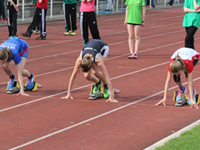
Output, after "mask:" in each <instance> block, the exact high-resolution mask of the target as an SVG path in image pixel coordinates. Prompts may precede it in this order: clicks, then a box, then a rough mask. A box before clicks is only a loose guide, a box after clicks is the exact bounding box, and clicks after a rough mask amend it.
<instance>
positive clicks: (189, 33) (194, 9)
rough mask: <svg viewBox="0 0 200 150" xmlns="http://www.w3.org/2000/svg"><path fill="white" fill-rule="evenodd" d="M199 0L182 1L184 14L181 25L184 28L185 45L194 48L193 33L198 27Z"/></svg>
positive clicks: (199, 19) (199, 15) (199, 18)
mask: <svg viewBox="0 0 200 150" xmlns="http://www.w3.org/2000/svg"><path fill="white" fill-rule="evenodd" d="M199 5H200V0H194V1H188V0H185V2H184V6H183V8H184V12H185V16H184V19H183V27H185V30H186V37H185V47H188V48H192V49H195V47H194V35H195V33H196V31H197V30H198V28H199V22H200V8H199Z"/></svg>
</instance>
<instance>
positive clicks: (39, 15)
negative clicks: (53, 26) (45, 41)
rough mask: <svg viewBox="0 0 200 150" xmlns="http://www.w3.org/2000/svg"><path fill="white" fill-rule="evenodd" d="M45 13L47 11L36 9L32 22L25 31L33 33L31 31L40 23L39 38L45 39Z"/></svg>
mask: <svg viewBox="0 0 200 150" xmlns="http://www.w3.org/2000/svg"><path fill="white" fill-rule="evenodd" d="M46 13H47V9H40V8H36V11H35V14H34V16H33V21H32V23H31V24H30V25H29V27H28V29H27V32H28V33H29V34H32V33H33V29H34V28H35V26H36V25H37V24H38V23H39V22H40V21H41V27H40V31H41V36H43V37H46Z"/></svg>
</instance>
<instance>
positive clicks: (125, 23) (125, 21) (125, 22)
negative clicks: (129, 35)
mask: <svg viewBox="0 0 200 150" xmlns="http://www.w3.org/2000/svg"><path fill="white" fill-rule="evenodd" d="M127 14H128V6H126V13H125V20H124V25H125V26H126V25H127Z"/></svg>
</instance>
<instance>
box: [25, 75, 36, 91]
mask: <svg viewBox="0 0 200 150" xmlns="http://www.w3.org/2000/svg"><path fill="white" fill-rule="evenodd" d="M32 76H33V77H32V78H31V79H28V83H27V86H26V88H27V89H28V90H30V89H32V88H33V87H34V82H35V79H34V75H33V74H32Z"/></svg>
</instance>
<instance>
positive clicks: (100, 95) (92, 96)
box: [89, 89, 120, 100]
mask: <svg viewBox="0 0 200 150" xmlns="http://www.w3.org/2000/svg"><path fill="white" fill-rule="evenodd" d="M119 92H120V91H119V90H118V89H113V95H114V96H115V94H116V93H119ZM99 98H104V97H103V90H101V91H98V92H97V93H93V94H90V95H89V99H90V100H96V99H99Z"/></svg>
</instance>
